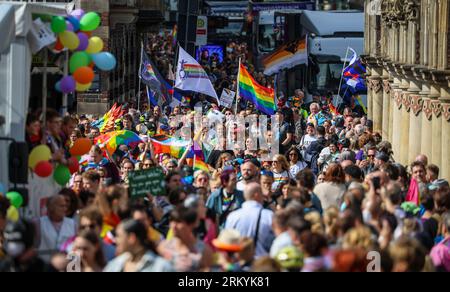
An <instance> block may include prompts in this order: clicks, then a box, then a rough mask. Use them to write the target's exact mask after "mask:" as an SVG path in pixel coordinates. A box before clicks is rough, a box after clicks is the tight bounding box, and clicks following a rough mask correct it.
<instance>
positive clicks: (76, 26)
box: [66, 15, 80, 32]
mask: <svg viewBox="0 0 450 292" xmlns="http://www.w3.org/2000/svg"><path fill="white" fill-rule="evenodd" d="M66 19H67V21H68V22H70V24H72V27H73V31H75V32H76V31H79V30H80V21H79V20H78V18H76V17H74V16H72V15H69V16H67V18H66Z"/></svg>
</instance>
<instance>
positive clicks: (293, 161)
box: [286, 146, 308, 177]
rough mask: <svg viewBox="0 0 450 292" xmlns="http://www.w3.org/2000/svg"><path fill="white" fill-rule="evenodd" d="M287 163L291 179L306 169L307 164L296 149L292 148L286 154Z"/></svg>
mask: <svg viewBox="0 0 450 292" xmlns="http://www.w3.org/2000/svg"><path fill="white" fill-rule="evenodd" d="M286 157H287V159H288V161H289V165H290V167H289V172H290V174H291V177H296V176H297V173H299V172H300V171H302V170H303V169H305V168H306V167H308V164H307V163H306V162H305V161H304V160H303V157H302V155H301V153H300V151H299V150H298V148H297V147H295V146H292V147H291V148H290V149H289V151H288V152H287V153H286Z"/></svg>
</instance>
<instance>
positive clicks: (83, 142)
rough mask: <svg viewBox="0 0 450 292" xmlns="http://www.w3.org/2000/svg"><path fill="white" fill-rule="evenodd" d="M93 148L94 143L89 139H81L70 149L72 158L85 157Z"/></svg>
mask: <svg viewBox="0 0 450 292" xmlns="http://www.w3.org/2000/svg"><path fill="white" fill-rule="evenodd" d="M91 147H92V142H91V140H89V139H88V138H80V139H77V140H76V141H75V144H74V145H73V146H72V148H70V151H69V152H70V154H72V156H83V155H85V154H87V153H88V152H89V151H90V150H91Z"/></svg>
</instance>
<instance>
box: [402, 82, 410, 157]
mask: <svg viewBox="0 0 450 292" xmlns="http://www.w3.org/2000/svg"><path fill="white" fill-rule="evenodd" d="M400 89H402V92H401V103H402V105H403V107H402V108H401V109H400V112H401V131H400V162H401V163H402V164H404V165H407V164H408V163H409V161H408V158H409V157H408V156H409V147H410V145H409V112H410V110H411V102H410V100H409V95H410V94H411V93H410V92H408V89H409V82H408V81H407V80H406V79H402V84H401V85H400Z"/></svg>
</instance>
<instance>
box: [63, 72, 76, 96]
mask: <svg viewBox="0 0 450 292" xmlns="http://www.w3.org/2000/svg"><path fill="white" fill-rule="evenodd" d="M76 86H77V83H76V81H75V79H73V77H72V76H66V77H64V78H63V79H61V91H62V92H63V93H66V94H68V93H71V92H74V91H75V89H76Z"/></svg>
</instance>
